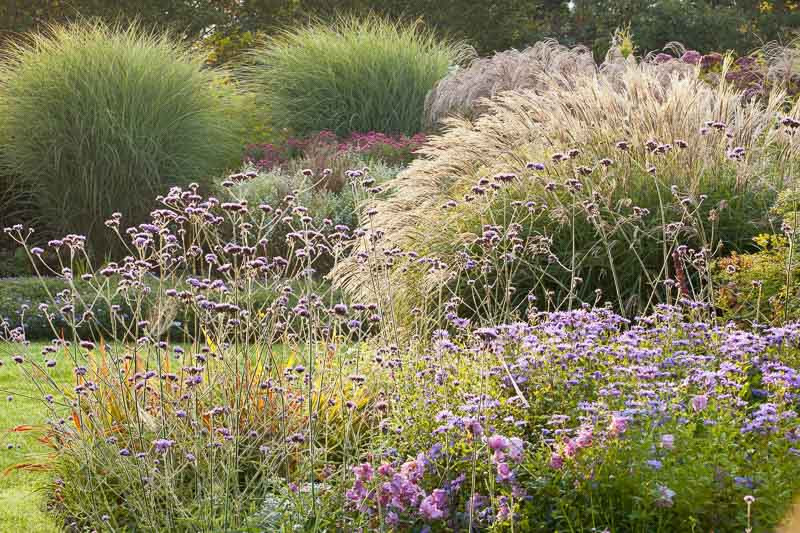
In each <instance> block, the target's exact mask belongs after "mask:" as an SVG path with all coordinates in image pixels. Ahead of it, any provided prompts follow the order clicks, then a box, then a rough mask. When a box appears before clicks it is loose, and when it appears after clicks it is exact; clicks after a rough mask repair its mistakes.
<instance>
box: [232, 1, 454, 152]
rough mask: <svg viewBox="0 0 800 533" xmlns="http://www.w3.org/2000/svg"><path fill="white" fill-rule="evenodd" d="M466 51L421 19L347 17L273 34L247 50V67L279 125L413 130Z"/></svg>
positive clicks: (308, 130)
mask: <svg viewBox="0 0 800 533" xmlns="http://www.w3.org/2000/svg"><path fill="white" fill-rule="evenodd" d="M469 54H470V50H469V49H468V48H467V47H466V46H465V45H463V44H461V43H455V42H446V41H441V40H439V39H438V38H436V37H435V36H434V34H433V33H431V32H430V31H428V30H425V29H422V28H421V27H420V25H418V24H405V23H400V22H390V21H387V20H384V19H381V18H379V17H377V16H368V17H366V18H355V17H343V18H340V19H338V20H337V21H336V22H335V23H333V24H332V25H328V24H324V23H321V22H315V23H312V24H309V25H307V26H304V27H299V28H294V29H291V30H286V31H284V32H282V33H280V34H278V35H275V36H273V37H271V38H270V39H269V40H267V41H265V42H264V43H263V44H262V45H261V46H258V47H256V48H254V49H253V50H252V51H250V52H248V53H247V54H246V65H245V66H244V67H243V69H242V70H243V77H244V78H245V79H246V80H247V81H248V83H249V86H250V88H251V89H252V90H253V91H254V92H255V93H257V94H258V95H259V97H260V100H261V102H262V104H263V105H264V106H265V108H266V113H267V116H268V121H269V122H270V123H271V124H272V125H273V126H275V127H277V128H288V129H290V130H292V132H293V133H295V134H297V135H309V134H312V133H315V132H318V131H322V130H331V131H334V132H335V133H336V134H337V135H340V136H344V135H347V134H349V133H351V132H354V131H361V132H366V131H380V132H384V133H403V134H405V135H413V134H415V133H417V132H419V131H421V130H422V114H423V108H424V105H425V95H426V94H427V93H428V91H429V90H430V89H431V87H433V85H434V84H435V83H436V82H437V81H438V80H439V79H440V78H442V77H443V76H444V75H445V74H447V71H448V69H449V68H450V67H451V66H452V65H453V64H455V63H458V62H460V61H462V60H464V59H465V58H467V57H468V56H469Z"/></svg>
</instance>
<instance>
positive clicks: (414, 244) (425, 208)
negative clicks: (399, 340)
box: [332, 61, 798, 318]
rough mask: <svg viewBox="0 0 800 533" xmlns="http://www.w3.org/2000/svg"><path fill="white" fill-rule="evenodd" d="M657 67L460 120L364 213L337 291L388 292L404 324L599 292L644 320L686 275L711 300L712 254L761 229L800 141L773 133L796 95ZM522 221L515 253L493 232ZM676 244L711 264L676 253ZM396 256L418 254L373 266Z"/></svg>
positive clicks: (504, 101)
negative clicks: (365, 231)
mask: <svg viewBox="0 0 800 533" xmlns="http://www.w3.org/2000/svg"><path fill="white" fill-rule="evenodd" d="M658 69H659V65H656V64H652V63H648V62H641V63H638V64H637V63H635V62H632V61H626V62H625V63H624V68H620V69H618V71H617V72H616V75H615V76H614V79H609V77H607V76H597V75H595V74H594V73H590V74H588V75H584V76H581V77H580V78H578V79H576V81H575V83H574V86H572V87H565V86H563V85H560V84H559V83H557V82H553V83H550V84H549V86H547V87H543V88H542V90H540V91H534V90H529V91H524V92H508V93H504V94H503V95H500V96H499V97H498V98H497V99H496V100H495V101H493V102H491V103H490V104H489V105H490V107H489V111H488V112H487V113H486V114H485V115H483V116H482V117H480V118H478V119H477V120H476V121H474V122H470V121H467V120H461V119H456V120H450V121H449V122H448V123H447V125H448V128H447V131H446V132H445V133H444V134H442V135H440V136H438V137H434V138H432V139H431V141H430V142H429V144H428V145H427V146H426V147H425V148H424V149H423V150H422V151H421V153H422V156H423V157H422V158H421V159H419V160H417V161H415V162H414V163H413V164H412V165H411V167H409V169H408V170H407V171H406V172H404V173H402V174H401V175H400V176H399V177H398V178H397V179H396V180H395V181H394V182H393V186H392V187H391V189H392V192H393V194H391V195H390V197H389V198H388V199H386V200H382V201H376V202H374V204H373V205H372V206H371V209H369V210H368V211H367V213H371V214H370V215H368V220H367V219H366V218H365V222H367V223H368V225H369V227H370V228H371V230H372V233H371V235H370V236H369V237H370V238H369V239H364V242H363V244H362V248H361V252H362V253H361V254H356V255H354V256H351V257H350V258H349V259H347V260H346V261H344V262H343V263H342V264H341V265H340V266H339V267H338V268H337V269H336V270H334V272H333V273H332V276H333V278H334V279H335V280H336V283H338V284H339V285H340V286H342V287H344V288H345V289H346V290H347V291H348V292H350V293H351V294H352V295H354V296H356V295H357V297H359V298H366V297H371V298H377V297H380V296H381V295H386V294H387V292H386V286H388V285H390V286H391V287H392V291H391V298H392V302H391V305H393V306H394V307H395V308H396V309H397V311H396V313H397V314H398V315H399V316H403V315H405V314H406V312H408V311H410V310H412V309H417V310H418V311H419V310H423V314H424V313H425V312H426V311H424V310H425V309H427V308H429V307H430V306H437V305H439V306H440V305H442V304H443V303H444V302H447V301H449V299H450V298H451V296H456V297H458V298H459V299H460V300H458V301H459V302H460V304H459V305H460V306H461V310H462V311H466V312H468V313H470V314H471V315H477V314H480V315H481V316H486V315H487V314H491V313H489V312H488V310H489V309H491V310H493V311H494V312H497V311H498V310H499V312H500V313H507V312H508V311H509V310H512V309H519V308H520V307H523V308H524V306H525V305H526V303H527V301H528V300H526V297H527V296H530V298H531V301H532V299H534V298H536V299H537V300H536V301H538V303H539V304H540V305H542V306H549V308H551V309H552V308H562V307H568V306H569V307H571V306H572V305H577V302H579V301H588V302H589V303H591V302H592V301H593V300H594V299H595V293H594V292H592V291H593V290H594V289H600V291H601V294H602V298H603V300H604V301H609V302H612V303H613V304H614V305H615V307H617V308H620V309H621V310H622V311H624V312H625V313H631V314H633V313H636V312H639V311H643V310H644V309H646V308H647V307H649V306H650V305H652V304H654V303H658V302H662V301H666V302H669V301H671V297H670V296H669V294H670V291H665V290H664V285H663V282H664V281H667V282H670V278H671V277H673V275H674V276H678V277H682V279H683V278H686V279H685V281H686V284H687V285H686V286H684V287H681V291H680V292H681V295H682V296H684V297H685V296H693V297H695V298H705V297H707V295H708V290H707V288H705V287H702V286H701V285H697V283H699V281H698V276H699V278H701V279H702V280H705V281H708V279H709V278H708V276H707V275H706V274H707V273H706V272H705V270H704V267H705V264H706V261H707V259H706V258H704V257H701V256H705V255H709V254H713V253H715V252H717V251H718V250H719V247H720V246H723V247H726V248H736V247H737V246H740V245H743V244H744V243H745V242H746V241H747V240H748V239H749V238H750V237H751V236H752V235H754V234H756V233H757V232H758V230H759V228H761V227H763V225H764V224H765V223H766V221H765V218H766V217H765V216H764V213H766V211H767V209H768V205H769V202H770V201H771V199H772V198H773V197H774V194H775V190H776V189H777V188H779V187H780V182H781V180H782V179H783V176H784V171H785V169H786V167H787V165H789V164H791V163H792V162H794V161H796V159H797V155H798V154H797V148H798V142H797V141H796V140H795V139H794V137H793V136H791V135H788V134H786V133H785V132H784V131H782V130H781V129H779V128H776V127H775V126H776V125H777V122H778V118H779V111H780V109H781V105H782V103H783V101H784V95H783V93H780V92H776V93H773V94H772V95H770V97H769V98H768V99H766V100H764V101H762V102H760V103H748V102H746V101H745V99H744V98H743V95H742V93H740V92H737V91H735V90H733V89H732V88H731V87H730V86H728V85H727V84H726V83H725V82H724V76H723V77H722V81H721V82H720V83H719V84H718V85H716V86H710V85H708V84H707V83H705V82H703V81H701V80H698V79H697V78H696V77H694V76H682V75H681V74H679V73H675V74H674V75H673V76H672V77H671V78H669V83H665V82H664V80H663V79H662V76H661V75H660V74H659V70H658ZM501 176H502V177H503V178H502V179H501V178H500V177H501ZM508 176H510V177H508ZM506 177H508V179H506ZM512 223H516V224H518V225H519V227H518V228H516V229H515V231H514V235H513V236H512V238H511V239H510V241H509V242H508V243H507V246H506V247H505V248H503V247H502V246H500V245H499V244H498V243H503V242H505V241H504V239H505V238H506V237H507V236H505V235H499V236H498V235H492V233H495V234H496V233H497V232H496V231H495V230H494V229H493V225H500V226H506V227H507V226H509V224H512ZM431 228H436V231H431ZM487 232H488V235H489V236H488V237H487ZM682 245H687V246H684V247H681V246H682ZM520 246H521V247H522V248H520ZM679 247H681V248H680V250H681V253H683V254H686V253H688V252H690V251H692V250H693V252H692V253H696V254H700V255H699V256H698V257H692V258H691V260H689V258H688V257H685V256H681V257H678V258H673V257H672V254H673V252H674V251H675V250H676V249H678V248H679ZM392 250H399V251H400V252H399V253H393V257H395V258H397V257H398V256H403V255H404V254H406V253H408V252H413V253H412V255H411V257H408V258H406V259H404V260H397V259H395V260H394V261H393V262H392V263H391V265H386V266H384V267H382V268H381V274H380V275H376V274H375V273H374V272H375V268H374V267H369V262H370V261H373V262H378V263H380V261H381V259H380V255H381V253H384V252H386V251H392ZM365 258H367V259H365ZM370 258H371V259H370ZM684 263H688V264H684ZM698 266H699V267H702V268H701V270H703V272H696V271H695V270H696V268H695V267H698ZM685 270H688V272H687V271H685ZM581 282H583V283H581ZM690 283H691V285H688V284H690ZM689 293H692V294H689ZM673 296H674V295H673ZM479 311H480V313H479ZM428 314H436V313H435V312H433V311H432V312H429V313H428ZM502 316H504V317H505V316H506V315H502ZM492 318H497V317H496V316H493V317H492Z"/></svg>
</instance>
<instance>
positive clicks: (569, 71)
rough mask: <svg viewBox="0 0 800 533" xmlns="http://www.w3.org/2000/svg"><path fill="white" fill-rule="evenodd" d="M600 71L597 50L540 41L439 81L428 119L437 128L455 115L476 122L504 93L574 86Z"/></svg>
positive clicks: (473, 64) (429, 104)
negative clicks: (557, 85) (580, 78)
mask: <svg viewBox="0 0 800 533" xmlns="http://www.w3.org/2000/svg"><path fill="white" fill-rule="evenodd" d="M596 71H597V65H596V64H595V62H594V59H593V58H592V52H591V50H589V49H588V48H586V47H583V46H576V47H574V48H567V47H566V46H562V45H560V44H558V43H557V42H556V41H554V40H545V41H540V42H537V43H536V44H534V45H533V46H531V47H529V48H526V49H524V50H522V51H518V50H506V51H503V52H497V53H496V54H494V55H493V56H492V57H484V58H478V59H475V60H473V61H472V62H471V63H470V64H469V65H468V66H466V67H464V68H458V69H456V70H454V71H453V72H452V73H451V74H450V75H449V76H447V77H446V78H444V79H442V80H441V81H439V83H437V84H436V86H435V87H434V88H433V90H432V91H431V92H430V93H429V94H428V97H427V99H426V102H425V120H426V123H427V124H428V125H435V124H439V123H441V122H442V121H443V120H444V119H445V118H447V117H448V116H451V115H463V116H467V117H476V116H478V115H481V114H482V113H483V112H485V111H486V110H487V109H488V106H489V102H488V100H487V98H492V97H494V96H496V95H498V94H500V93H502V92H504V91H510V90H521V89H536V88H541V87H545V86H549V85H550V84H552V83H557V84H559V85H561V86H564V87H571V86H572V85H573V84H574V81H575V79H576V78H577V77H578V76H581V75H584V74H586V73H590V72H596Z"/></svg>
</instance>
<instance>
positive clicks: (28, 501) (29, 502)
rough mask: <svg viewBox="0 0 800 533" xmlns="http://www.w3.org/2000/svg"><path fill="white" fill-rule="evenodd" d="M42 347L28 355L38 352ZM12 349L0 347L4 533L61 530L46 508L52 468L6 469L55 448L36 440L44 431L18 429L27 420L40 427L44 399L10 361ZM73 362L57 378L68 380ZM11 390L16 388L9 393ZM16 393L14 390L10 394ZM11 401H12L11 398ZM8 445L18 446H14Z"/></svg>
mask: <svg viewBox="0 0 800 533" xmlns="http://www.w3.org/2000/svg"><path fill="white" fill-rule="evenodd" d="M38 346H39V345H34V346H32V347H31V350H30V352H29V353H31V354H36V353H38V351H39V348H38ZM10 350H11V347H10V346H9V345H5V346H3V345H0V359H1V360H2V361H3V363H4V364H3V366H0V394H1V395H2V396H0V400H2V407H0V531H3V532H6V531H8V532H11V531H26V532H30V533H40V532H50V531H58V530H59V528H58V527H56V524H55V522H54V521H53V519H52V518H51V517H50V516H49V515H48V513H47V510H46V508H45V500H46V497H45V494H44V492H43V491H42V490H41V489H42V488H43V487H44V485H45V484H46V483H47V481H48V479H49V478H48V473H47V472H35V471H25V470H11V471H9V472H6V469H8V468H9V467H12V466H14V465H18V464H21V463H42V462H46V461H47V456H46V454H47V453H48V452H49V451H50V449H49V448H48V447H47V446H45V445H43V444H41V443H40V442H38V441H37V440H36V438H37V437H38V436H40V435H41V434H42V432H41V431H29V432H13V431H11V430H12V429H13V428H14V427H16V426H20V425H23V424H28V425H33V426H36V425H41V424H42V423H43V422H44V419H45V415H44V409H43V406H42V400H41V398H40V394H39V392H38V391H37V390H36V388H35V387H34V386H33V385H32V384H31V383H30V382H28V380H27V379H25V378H24V376H22V374H21V372H20V370H19V368H16V365H15V364H14V363H12V362H11V353H12V352H11V351H10ZM69 372H70V370H69V366H68V365H61V368H59V369H58V372H56V374H55V376H57V377H58V378H60V379H63V381H64V382H67V381H68V380H69V379H70V373H69ZM9 391H11V392H9ZM12 392H13V394H11V393H12ZM9 396H11V397H12V400H11V401H8V399H7V397H9ZM9 446H13V447H12V448H11V449H9Z"/></svg>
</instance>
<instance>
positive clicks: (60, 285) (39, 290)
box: [0, 277, 130, 340]
mask: <svg viewBox="0 0 800 533" xmlns="http://www.w3.org/2000/svg"><path fill="white" fill-rule="evenodd" d="M69 287H70V286H69V283H68V282H67V281H65V280H63V279H58V278H42V279H39V278H35V277H26V278H6V279H3V280H0V321H2V324H3V327H2V330H0V331H2V332H3V333H5V331H6V330H10V329H13V328H18V327H20V326H22V327H24V329H25V336H26V338H27V339H28V340H46V339H52V338H53V337H54V331H53V327H52V326H51V324H50V323H49V322H48V321H47V319H46V318H45V316H44V313H42V312H41V311H40V310H39V309H38V307H39V304H42V303H46V304H48V306H49V310H50V311H51V312H52V313H53V315H54V319H53V325H54V326H55V329H56V331H57V332H58V335H59V336H62V335H63V336H64V337H67V338H69V337H71V336H72V333H71V332H70V328H69V326H68V325H67V321H66V320H65V318H64V315H63V314H62V313H61V312H60V311H59V309H58V308H59V307H60V305H59V303H61V299H60V298H59V297H58V293H60V292H61V291H64V290H65V289H68V288H69ZM75 288H76V289H77V291H78V292H79V293H80V294H82V295H85V299H86V303H87V304H88V305H79V306H76V313H78V314H81V313H84V312H86V311H87V307H91V310H92V312H93V313H94V315H95V317H96V319H97V321H96V324H97V326H96V327H94V328H92V329H93V330H92V331H90V330H89V329H88V328H85V327H82V328H79V329H78V334H79V335H80V336H81V337H100V336H102V337H104V338H108V337H110V336H111V331H112V330H113V328H112V320H113V319H112V313H111V309H110V308H109V306H108V304H107V303H106V302H102V301H96V302H94V298H91V297H90V295H93V294H94V291H93V290H92V289H91V288H90V287H89V285H88V284H87V283H86V282H83V281H75ZM53 304H55V306H54V305H53ZM111 304H112V305H114V304H117V305H119V306H120V307H121V308H120V310H119V313H118V316H119V317H120V319H122V320H125V318H126V317H129V316H130V308H128V306H127V305H126V304H125V302H124V301H123V299H122V298H119V297H118V298H115V299H113V300H112V302H111Z"/></svg>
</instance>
